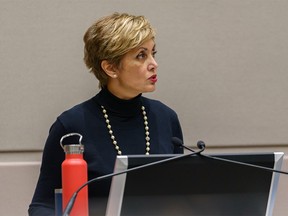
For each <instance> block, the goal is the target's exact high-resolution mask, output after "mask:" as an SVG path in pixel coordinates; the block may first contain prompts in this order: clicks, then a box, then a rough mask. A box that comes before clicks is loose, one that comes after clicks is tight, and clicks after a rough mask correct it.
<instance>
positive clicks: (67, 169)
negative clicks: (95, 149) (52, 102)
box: [60, 133, 89, 216]
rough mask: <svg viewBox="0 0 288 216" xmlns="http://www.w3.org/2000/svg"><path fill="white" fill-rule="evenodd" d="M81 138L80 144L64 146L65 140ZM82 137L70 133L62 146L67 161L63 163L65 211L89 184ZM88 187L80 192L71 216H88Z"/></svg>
mask: <svg viewBox="0 0 288 216" xmlns="http://www.w3.org/2000/svg"><path fill="white" fill-rule="evenodd" d="M70 136H79V144H67V145H63V144H62V142H63V140H64V139H65V138H67V137H70ZM81 141H82V135H81V134H78V133H70V134H67V135H65V136H63V137H62V138H61V140H60V145H61V146H62V148H63V149H64V152H65V160H64V161H63V163H62V200H63V201H62V202H63V205H62V206H63V211H64V209H65V208H66V206H67V204H68V202H69V200H70V199H71V197H72V195H73V194H74V193H75V192H76V191H77V189H79V187H80V186H82V185H83V184H84V183H85V182H87V179H88V178H87V163H86V161H85V160H84V159H83V152H84V146H83V145H82V144H81ZM88 215H89V210H88V186H85V187H84V188H83V189H82V190H80V191H79V193H78V195H77V197H76V200H75V203H74V205H73V208H72V210H71V213H70V215H69V216H88Z"/></svg>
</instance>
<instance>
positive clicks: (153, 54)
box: [152, 50, 157, 58]
mask: <svg viewBox="0 0 288 216" xmlns="http://www.w3.org/2000/svg"><path fill="white" fill-rule="evenodd" d="M156 54H157V51H156V50H154V51H153V52H152V56H153V58H154V57H155V56H156Z"/></svg>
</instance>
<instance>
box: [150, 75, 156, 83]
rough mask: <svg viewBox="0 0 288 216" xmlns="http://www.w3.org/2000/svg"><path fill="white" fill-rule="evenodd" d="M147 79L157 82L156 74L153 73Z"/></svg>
mask: <svg viewBox="0 0 288 216" xmlns="http://www.w3.org/2000/svg"><path fill="white" fill-rule="evenodd" d="M149 80H150V81H151V82H153V83H156V82H157V75H156V74H155V75H153V76H151V77H150V78H149Z"/></svg>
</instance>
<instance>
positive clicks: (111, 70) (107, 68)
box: [101, 60, 117, 78]
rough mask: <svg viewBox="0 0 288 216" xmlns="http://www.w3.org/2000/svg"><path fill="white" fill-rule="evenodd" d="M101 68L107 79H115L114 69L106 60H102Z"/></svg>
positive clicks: (115, 72)
mask: <svg viewBox="0 0 288 216" xmlns="http://www.w3.org/2000/svg"><path fill="white" fill-rule="evenodd" d="M101 67H102V69H103V70H104V71H105V73H106V74H107V75H108V76H109V77H112V78H116V77H117V71H116V69H115V66H114V65H113V64H111V63H109V62H108V61H107V60H103V61H102V62H101Z"/></svg>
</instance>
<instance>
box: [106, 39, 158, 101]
mask: <svg viewBox="0 0 288 216" xmlns="http://www.w3.org/2000/svg"><path fill="white" fill-rule="evenodd" d="M155 54H156V48H155V42H154V40H153V39H151V40H148V41H146V42H144V43H143V44H141V45H140V46H139V47H137V48H135V49H133V50H130V51H129V52H128V53H126V54H125V55H124V56H123V58H122V59H121V62H120V65H119V66H118V67H117V68H116V69H114V70H115V75H116V76H114V77H113V76H112V77H111V78H110V79H109V82H108V85H107V87H108V89H109V91H110V92H111V93H113V94H114V95H115V96H117V97H119V98H121V99H131V98H133V97H136V96H137V95H139V94H140V93H145V92H153V91H154V90H155V85H156V82H157V67H158V64H157V62H156V61H155Z"/></svg>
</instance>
